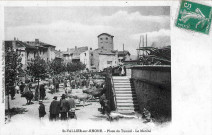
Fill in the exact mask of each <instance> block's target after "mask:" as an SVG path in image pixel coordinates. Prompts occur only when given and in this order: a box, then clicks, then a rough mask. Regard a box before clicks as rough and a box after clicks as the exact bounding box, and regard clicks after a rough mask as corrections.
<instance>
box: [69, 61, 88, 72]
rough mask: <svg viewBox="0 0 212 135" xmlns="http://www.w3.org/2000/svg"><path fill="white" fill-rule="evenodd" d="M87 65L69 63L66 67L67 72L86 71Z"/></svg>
mask: <svg viewBox="0 0 212 135" xmlns="http://www.w3.org/2000/svg"><path fill="white" fill-rule="evenodd" d="M85 67H86V66H85V64H82V62H68V63H67V65H66V70H67V71H68V72H69V73H70V72H75V71H80V70H84V69H85Z"/></svg>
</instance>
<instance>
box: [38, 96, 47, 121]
mask: <svg viewBox="0 0 212 135" xmlns="http://www.w3.org/2000/svg"><path fill="white" fill-rule="evenodd" d="M39 105H40V106H39V108H38V110H39V118H40V119H41V118H43V117H44V116H45V115H46V111H45V106H44V104H43V101H42V100H39Z"/></svg>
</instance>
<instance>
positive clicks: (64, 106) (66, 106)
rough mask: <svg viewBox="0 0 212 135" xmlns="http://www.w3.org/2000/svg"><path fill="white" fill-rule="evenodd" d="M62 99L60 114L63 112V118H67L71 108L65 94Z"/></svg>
mask: <svg viewBox="0 0 212 135" xmlns="http://www.w3.org/2000/svg"><path fill="white" fill-rule="evenodd" d="M61 97H62V98H61V99H60V114H61V120H66V119H67V112H68V110H69V104H68V102H67V100H66V95H65V94H63V95H62V96H61Z"/></svg>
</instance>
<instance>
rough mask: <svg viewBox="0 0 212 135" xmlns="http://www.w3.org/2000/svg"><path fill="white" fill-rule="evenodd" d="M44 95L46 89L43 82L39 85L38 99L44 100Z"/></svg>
mask: <svg viewBox="0 0 212 135" xmlns="http://www.w3.org/2000/svg"><path fill="white" fill-rule="evenodd" d="M45 96H46V89H45V84H41V85H40V99H41V100H44V98H45Z"/></svg>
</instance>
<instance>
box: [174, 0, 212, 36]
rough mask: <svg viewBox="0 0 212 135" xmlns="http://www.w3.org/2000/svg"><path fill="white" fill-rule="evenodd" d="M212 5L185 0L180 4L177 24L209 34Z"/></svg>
mask: <svg viewBox="0 0 212 135" xmlns="http://www.w3.org/2000/svg"><path fill="white" fill-rule="evenodd" d="M211 18H212V7H210V6H206V5H202V4H199V3H194V2H191V1H186V0H183V1H182V2H181V5H180V10H179V15H178V17H177V21H176V26H177V27H180V28H184V29H189V30H193V31H197V32H201V33H204V34H209V30H210V25H211Z"/></svg>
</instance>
